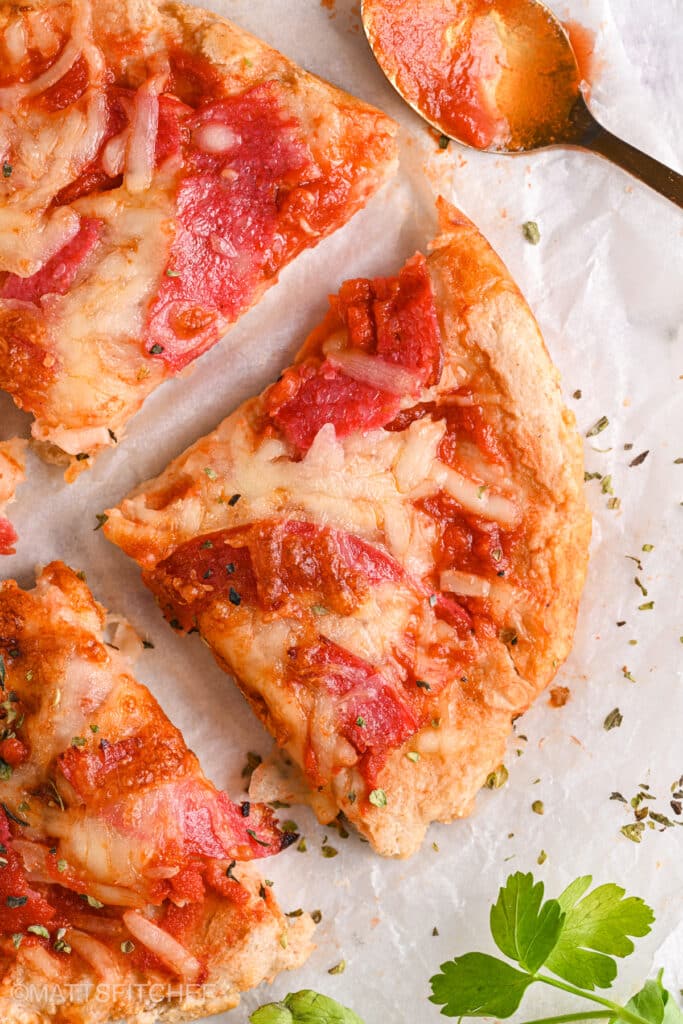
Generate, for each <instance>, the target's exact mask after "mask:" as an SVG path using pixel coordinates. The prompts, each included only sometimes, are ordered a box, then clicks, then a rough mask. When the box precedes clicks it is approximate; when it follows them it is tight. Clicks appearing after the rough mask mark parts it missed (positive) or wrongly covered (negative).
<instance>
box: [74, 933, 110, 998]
mask: <svg viewBox="0 0 683 1024" xmlns="http://www.w3.org/2000/svg"><path fill="white" fill-rule="evenodd" d="M65 941H66V942H68V944H69V945H70V946H71V948H72V949H73V950H74V952H76V953H78V955H79V956H80V957H81V958H82V959H83V960H85V962H86V964H89V965H90V966H91V967H92V968H93V970H94V971H95V973H96V974H99V976H100V978H101V979H102V980H103V981H106V982H107V983H108V984H112V985H114V984H116V982H117V981H118V980H119V968H118V965H117V963H116V960H115V958H114V955H113V953H112V952H111V951H110V950H109V949H107V947H106V946H105V945H104V943H103V942H100V941H99V939H93V937H92V935H86V933H85V932H79V931H77V930H76V929H75V928H69V929H68V930H67V932H66V935H65Z"/></svg>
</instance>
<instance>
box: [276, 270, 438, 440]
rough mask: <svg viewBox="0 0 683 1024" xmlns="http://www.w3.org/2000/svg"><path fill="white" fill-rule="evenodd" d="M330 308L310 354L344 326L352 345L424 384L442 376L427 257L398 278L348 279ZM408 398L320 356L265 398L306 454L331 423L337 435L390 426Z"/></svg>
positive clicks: (309, 348) (289, 437)
mask: <svg viewBox="0 0 683 1024" xmlns="http://www.w3.org/2000/svg"><path fill="white" fill-rule="evenodd" d="M330 306H331V309H330V312H329V313H328V315H327V317H326V319H325V321H324V322H323V324H322V325H321V327H319V328H318V329H317V330H316V331H314V332H313V334H312V335H311V336H310V338H309V339H308V341H307V342H306V344H305V346H304V349H303V352H304V354H306V353H308V352H311V353H312V352H316V353H319V352H320V349H321V347H322V345H323V343H324V341H325V340H326V339H327V338H329V337H330V336H331V335H334V334H335V333H337V332H339V331H340V330H343V331H345V332H346V337H347V338H348V345H349V347H351V348H357V349H360V350H361V351H363V352H366V353H367V354H368V355H373V356H376V357H378V358H380V359H382V360H383V361H384V362H386V363H389V364H393V365H396V366H400V367H402V368H405V369H406V370H409V371H411V373H412V374H413V377H414V381H415V388H416V389H419V387H421V386H425V385H427V386H428V385H431V384H435V383H437V382H438V380H439V378H440V376H441V368H442V340H441V331H440V327H439V322H438V317H437V313H436V305H435V301H434V292H433V289H432V285H431V280H430V278H429V273H428V271H427V264H426V260H425V258H424V256H422V255H419V254H418V255H417V256H415V257H413V259H411V260H409V261H408V263H407V264H406V265H405V267H404V268H403V269H402V270H401V272H400V274H399V275H398V276H397V277H389V278H375V280H366V279H357V280H352V281H347V282H346V283H345V284H343V285H342V287H341V289H340V291H339V295H338V296H336V297H332V298H331V299H330ZM400 402H401V396H400V395H396V394H392V393H390V392H389V391H385V390H382V389H381V388H379V387H376V386H374V385H372V384H369V383H367V382H365V381H359V380H356V379H354V378H352V377H350V376H348V375H347V374H346V373H344V370H343V367H340V366H338V365H335V363H334V360H333V358H330V359H325V358H324V357H321V356H320V355H311V357H310V358H307V359H304V361H303V362H302V363H299V364H298V365H296V366H294V367H291V368H290V369H288V370H286V371H285V373H284V374H283V376H282V379H281V380H280V381H279V382H278V383H277V384H275V385H274V386H273V387H272V388H270V389H269V391H268V392H267V393H266V396H265V406H266V409H267V411H268V413H269V415H270V417H271V420H272V421H273V423H274V424H275V425H276V426H277V427H278V428H279V430H281V431H282V433H283V434H284V436H285V437H286V438H287V440H288V441H289V442H290V443H291V444H292V445H293V446H294V448H295V449H296V450H297V452H298V453H303V452H306V451H307V450H308V449H309V448H310V446H311V444H312V443H313V441H314V439H315V436H316V434H317V433H318V431H319V430H320V429H321V427H323V426H324V425H325V424H326V423H332V424H333V425H334V428H335V432H336V435H337V437H348V436H349V435H350V434H352V433H355V432H357V431H359V430H373V429H377V428H379V427H384V426H386V425H387V424H388V423H390V422H391V421H392V420H393V419H394V418H395V417H396V415H397V413H398V411H399V408H400Z"/></svg>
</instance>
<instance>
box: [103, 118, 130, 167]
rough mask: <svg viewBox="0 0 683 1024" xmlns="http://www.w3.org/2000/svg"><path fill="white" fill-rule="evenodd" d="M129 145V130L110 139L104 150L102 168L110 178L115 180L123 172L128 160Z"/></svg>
mask: <svg viewBox="0 0 683 1024" xmlns="http://www.w3.org/2000/svg"><path fill="white" fill-rule="evenodd" d="M127 143H128V129H127V128H126V130H125V131H123V132H120V133H119V134H118V135H114V137H113V138H111V139H109V142H108V143H107V144H106V146H105V147H104V149H103V150H102V168H103V170H104V172H105V174H108V175H109V177H110V178H115V177H116V176H117V175H118V174H121V172H122V171H123V165H124V163H125V159H126V145H127Z"/></svg>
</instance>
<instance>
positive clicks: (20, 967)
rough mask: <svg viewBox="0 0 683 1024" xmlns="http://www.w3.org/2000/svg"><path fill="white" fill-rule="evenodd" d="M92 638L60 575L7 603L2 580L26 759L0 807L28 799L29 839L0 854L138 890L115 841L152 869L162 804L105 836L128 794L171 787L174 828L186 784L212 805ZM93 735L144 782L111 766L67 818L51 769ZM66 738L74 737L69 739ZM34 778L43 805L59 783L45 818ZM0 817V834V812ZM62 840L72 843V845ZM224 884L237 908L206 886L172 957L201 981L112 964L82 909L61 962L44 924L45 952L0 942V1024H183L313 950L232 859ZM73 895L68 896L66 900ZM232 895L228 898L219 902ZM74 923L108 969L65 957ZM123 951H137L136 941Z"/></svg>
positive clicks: (1, 610) (304, 924) (143, 693)
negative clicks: (60, 864)
mask: <svg viewBox="0 0 683 1024" xmlns="http://www.w3.org/2000/svg"><path fill="white" fill-rule="evenodd" d="M105 625H106V612H105V609H103V608H102V607H101V606H100V605H99V604H98V603H97V602H96V601H95V599H94V598H93V596H92V594H91V593H90V591H89V590H88V588H87V586H86V584H85V583H84V582H83V581H82V580H81V579H80V578H78V577H77V575H76V574H75V573H74V572H73V571H72V570H71V569H69V568H68V567H67V566H65V565H64V564H63V563H60V562H54V563H52V564H50V565H49V566H47V568H46V569H44V570H43V572H42V574H41V575H40V576H39V578H38V580H37V584H36V588H35V589H34V590H32V591H23V590H21V589H20V588H19V587H18V586H17V584H16V583H15V582H14V581H13V580H7V581H5V582H4V583H2V584H1V585H0V653H2V655H3V658H4V662H3V664H4V666H5V667H6V687H7V691H8V692H10V690H12V691H15V692H16V693H17V694H18V699H19V701H24V700H26V708H27V713H26V716H25V723H23V724H22V725H17V726H16V727H15V728H16V729H17V735H18V737H19V738H20V739H21V741H22V742H24V743H25V745H26V748H27V750H28V751H29V760H28V761H26V762H24V763H22V764H20V765H17V766H16V767H15V768H14V770H13V773H12V775H11V776H10V778H9V780H8V781H4V782H3V801H4V802H5V803H6V804H7V805H8V806H10V807H14V808H17V807H19V806H20V801H21V800H22V799H24V800H26V799H28V803H29V804H30V806H29V809H28V810H27V811H25V812H23V813H24V814H25V816H26V818H27V820H28V824H29V826H30V827H28V828H26V829H24V830H16V829H15V832H16V833H17V834H14V835H13V836H12V839H11V840H10V841H9V842H8V845H9V846H10V847H12V842H13V841H15V840H17V841H18V840H23V841H26V844H25V847H24V849H26V846H28V845H29V844H31V845H32V844H38V846H37V848H38V849H39V850H40V849H43V850H44V849H45V845H44V844H45V843H47V842H48V841H49V842H50V843H54V844H55V848H57V847H58V849H57V853H55V856H59V857H60V858H65V859H64V864H65V865H68V866H67V867H66V868H65V870H66V871H67V872H70V871H72V870H73V871H76V872H77V873H78V874H79V875H80V876H81V877H85V878H86V879H87V878H90V877H91V876H89V875H88V874H87V870H86V868H84V867H83V864H79V862H78V860H77V858H78V857H79V856H81V857H82V858H83V860H84V862H85V863H86V864H87V858H88V857H91V858H92V863H94V864H96V865H97V866H98V870H109V869H108V868H107V869H105V868H103V867H102V866H103V865H107V864H109V863H111V864H113V865H115V869H114V868H112V869H111V870H112V872H115V877H116V880H117V881H116V887H117V888H118V887H119V886H121V885H122V886H124V887H125V885H126V884H127V883H126V880H125V877H124V876H125V873H126V872H131V871H132V872H133V874H134V876H135V877H137V878H139V879H142V881H141V883H140V884H141V885H142V884H143V883H144V884H149V882H148V881H145V879H146V878H147V875H146V870H147V869H146V868H143V869H142V870H140V866H139V864H138V865H137V867H136V866H135V865H136V864H137V861H136V860H135V858H136V856H137V854H136V853H135V849H136V846H135V845H132V846H131V847H130V849H128V847H127V846H126V845H125V844H127V842H128V839H129V836H130V837H132V843H133V844H135V843H137V842H138V830H139V828H140V827H142V828H145V827H149V828H150V834H149V837H148V840H147V842H148V847H149V850H148V852H147V851H145V856H146V857H147V858H148V862H149V863H151V864H156V863H157V861H156V860H155V851H156V852H157V853H159V855H160V856H161V857H162V858H163V857H164V855H165V851H164V850H163V846H162V843H163V838H162V837H164V836H165V835H166V833H165V829H166V828H167V824H166V820H167V819H166V818H165V817H164V813H163V804H161V805H159V806H160V807H161V810H159V807H157V813H156V815H155V817H154V820H153V822H152V823H151V824H150V825H145V824H143V825H142V826H140V824H139V822H138V823H137V824H136V825H135V827H134V828H133V830H132V831H129V830H127V828H126V826H125V825H122V824H119V822H120V821H121V822H124V821H127V819H126V818H124V811H123V810H122V808H125V801H126V800H128V799H129V798H130V799H135V798H136V794H138V793H140V794H143V795H144V794H145V793H147V794H149V793H150V786H152V787H156V788H155V789H154V790H153V792H157V793H158V792H163V787H164V786H166V785H175V784H176V783H177V784H178V786H179V789H178V790H177V791H174V793H175V794H176V799H175V803H174V813H175V814H176V815H179V816H180V815H182V813H183V808H186V807H187V806H188V805H187V804H186V803H184V802H183V801H184V799H185V798H184V796H183V793H184V792H186V790H184V789H183V787H184V786H186V785H189V784H193V785H194V784H196V785H197V786H198V787H199V789H198V790H196V792H197V793H199V792H201V793H206V792H207V789H206V787H208V793H209V794H212V796H210V799H213V796H214V795H216V796H217V794H216V792H215V790H214V789H213V787H211V785H210V783H207V781H206V779H205V778H204V776H203V775H202V774H201V769H200V768H199V765H198V763H197V761H196V758H195V757H194V755H193V754H192V752H191V751H188V750H187V748H186V746H185V744H184V741H183V739H182V736H181V735H180V733H179V732H178V731H177V730H176V729H174V727H173V726H172V725H171V723H170V722H169V721H168V719H167V718H166V716H165V715H164V713H163V711H162V710H161V708H160V707H159V706H158V704H157V703H156V701H155V700H154V698H153V697H152V696H151V694H150V693H149V691H147V690H146V689H145V688H144V687H143V686H141V685H140V684H138V683H137V682H136V681H135V680H134V679H133V678H132V675H131V665H130V662H129V660H128V658H127V657H126V656H125V655H124V653H123V652H122V651H119V650H117V649H116V648H113V647H111V646H110V645H107V644H106V643H105V640H104V629H105ZM12 652H13V653H12ZM27 680H28V681H27ZM36 686H39V687H40V691H39V693H40V697H39V699H36V697H35V688H36ZM32 688H33V689H32ZM22 706H23V705H22ZM93 722H97V723H98V725H97V730H98V733H99V735H100V736H102V737H103V738H104V739H105V740H106V737H109V740H106V742H107V743H108V744H109V747H111V746H112V744H114V745H115V744H116V743H117V742H118V741H120V740H122V741H123V742H125V741H126V740H127V739H128V740H129V741H130V739H132V738H135V739H138V738H140V741H141V742H142V743H143V745H145V747H144V749H145V753H144V757H145V763H144V771H140V773H139V774H138V775H136V778H135V780H132V779H131V777H130V770H131V769H130V767H129V765H130V762H129V761H127V760H126V759H125V758H124V759H123V760H122V761H120V762H118V764H119V770H120V771H122V772H124V773H126V772H127V773H129V774H128V775H126V776H125V781H119V780H118V778H117V780H116V781H115V782H113V783H112V782H111V781H108V782H107V783H106V784H105V783H101V784H100V786H99V787H98V788H99V789H104V788H105V786H106V794H105V796H104V802H103V804H102V807H101V808H100V806H99V805H98V806H97V807H95V806H94V805H92V804H90V803H88V804H86V805H84V807H85V809H84V810H79V808H80V806H81V805H79V804H78V801H77V799H74V798H73V797H70V796H69V793H71V789H70V786H67V783H66V782H65V781H64V780H65V776H64V775H63V774H62V772H63V768H62V767H60V765H62V763H63V758H64V756H66V755H65V754H64V750H65V748H66V751H67V752H69V744H71V747H72V748H74V747H75V745H76V742H77V743H78V747H77V748H76V749H77V750H78V751H81V750H86V749H87V750H88V751H91V750H92V751H95V750H96V749H97V747H96V744H97V743H98V740H97V739H96V738H93V736H92V735H91V732H90V729H91V728H92V723H93ZM74 734H80V737H81V738H80V739H77V741H74V740H73V739H71V740H70V737H72V736H73V735H74ZM83 737H86V738H83ZM73 753H74V751H73V750H71V754H72V755H73ZM160 757H161V759H162V760H161V761H160V760H159V758H160ZM47 778H49V779H52V780H53V786H54V788H53V789H52V790H51V792H59V789H58V788H57V785H56V783H55V782H54V780H55V779H56V780H57V781H58V782H59V787H61V791H62V794H63V797H64V799H63V802H62V803H61V804H60V806H59V807H58V806H57V804H56V803H55V801H54V800H52V803H50V800H49V799H48V798H47V797H46V796H45V780H46V779H47ZM122 778H123V777H122ZM152 779H153V780H154V781H153V782H152V781H150V780H152ZM117 787H120V789H121V790H123V791H124V793H123V795H122V796H118V797H117V795H116V794H117V792H118V790H117ZM131 788H132V790H133V792H132V796H131V795H130V790H131ZM110 791H111V792H113V794H114V795H113V796H110ZM193 792H195V791H193ZM27 806H28V804H27ZM191 806H197V805H196V804H192V805H191ZM253 806H254V805H253V804H252V811H251V813H252V814H253ZM0 813H1V814H2V815H3V818H2V821H3V823H4V820H5V818H4V811H3V812H0ZM60 813H61V814H62V815H63V814H65V813H66V814H75V817H74V819H73V822H72V824H71V825H70V826H69V829H68V830H67V834H62V835H61V836H60V835H59V831H56V830H58V829H59V828H60V827H61V826H59V824H58V823H57V824H55V815H57V816H59V814H60ZM82 813H86V814H89V815H91V817H89V818H86V826H85V828H84V827H83V824H82V820H81V818H80V817H79V815H80V814H82ZM237 813H238V814H239V811H238V812H237ZM100 815H104V817H103V818H102V817H100ZM102 820H104V821H105V822H110V821H113V822H116V823H117V824H115V825H113V826H111V827H112V829H113V837H112V838H111V847H110V848H109V849H107V850H106V851H105V850H104V849H101V844H102V843H103V837H102V833H101V832H99V831H98V830H97V829H98V826H99V824H100V823H101V821H102ZM135 820H137V819H135ZM144 821H145V822H146V821H147V818H144ZM88 822H89V823H90V824H87V823H88ZM106 827H109V826H106ZM106 827H105V834H106V835H107V836H108V835H109V833H108V832H107V831H106ZM256 827H258V826H256ZM152 829H153V831H152ZM69 833H73V835H75V836H76V837H80V838H76V839H75V840H74V841H73V842H72V841H71V836H70V834H69ZM262 834H263V833H262ZM104 842H105V844H106V840H104ZM122 843H123V844H124V845H123V847H122V845H121V844H122ZM3 853H6V850H5V851H3ZM20 856H21V857H22V858H24V863H26V860H25V858H26V856H27V854H26V853H25V852H22V853H21V854H20ZM31 856H32V857H34V856H35V854H31ZM150 858H151V859H150ZM209 860H210V858H209ZM160 863H162V864H163V859H162V860H161V862H160ZM226 863H227V862H226ZM131 865H132V866H131ZM27 870H28V869H27ZM216 870H217V871H218V872H219V873H220V874H221V875H224V874H225V865H224V864H223V863H222V860H218V861H217V862H216ZM136 872H137V874H136ZM230 872H231V875H230V877H231V878H232V879H233V882H232V883H231V884H232V885H233V886H237V893H238V895H237V896H234V898H233V896H229V895H225V894H224V893H223V892H222V891H219V890H218V889H216V888H214V887H213V886H210V885H209V884H208V883H207V885H206V889H205V896H204V899H203V901H202V902H201V903H199V904H197V908H196V909H197V913H196V914H195V916H194V917H193V918H192V921H191V924H189V925H188V926H187V930H186V931H185V932H184V933H183V943H182V944H183V946H184V948H185V949H186V950H189V951H190V952H191V954H192V955H193V956H194V957H196V958H198V959H199V961H200V963H201V964H202V965H203V966H204V969H205V972H206V974H205V977H204V978H203V979H200V982H199V983H197V984H186V985H183V983H182V981H181V979H180V975H177V974H174V973H173V972H171V971H164V970H162V969H160V966H158V965H157V966H154V962H153V961H152V962H151V963H150V964H146V965H141V964H140V963H139V962H136V961H135V960H134V959H132V958H131V957H130V956H126V955H124V954H123V952H119V944H120V942H121V939H127V938H130V937H131V933H130V932H127V931H126V930H125V928H123V927H122V926H121V925H120V920H119V919H118V918H116V917H115V918H114V919H113V920H114V921H117V922H118V925H117V927H118V931H117V932H115V933H114V935H115V937H114V938H111V939H110V940H109V941H107V938H106V936H107V934H108V933H107V932H106V931H105V932H104V933H102V932H100V931H98V930H97V928H96V926H97V924H98V921H97V920H96V921H94V922H92V917H93V915H95V916H96V915H97V914H98V913H100V912H102V913H106V912H107V911H106V910H103V909H102V903H100V904H99V909H97V908H98V904H97V900H95V902H94V904H91V906H94V907H95V908H96V909H94V910H90V909H89V908H88V906H86V905H85V904H84V905H83V906H84V911H83V913H81V914H80V915H79V917H78V918H73V916H72V917H71V922H72V923H71V925H70V926H69V928H67V929H66V932H65V935H64V938H65V940H66V941H67V942H73V946H74V949H73V951H72V952H71V953H70V954H69V955H68V956H65V955H58V953H54V952H53V942H54V939H55V934H56V932H55V926H53V925H50V926H49V930H50V932H51V934H50V942H48V943H43V942H42V941H41V940H39V939H35V938H34V937H33V936H32V935H28V934H26V933H25V932H24V931H23V929H22V930H21V934H22V939H23V941H22V943H21V945H20V946H19V948H18V950H15V949H14V947H13V943H12V936H11V935H7V934H6V935H4V936H0V1020H2V1021H3V1024H29V1022H30V1024H98V1022H101V1024H104V1022H105V1021H110V1020H119V1019H124V1018H125V1020H126V1021H128V1022H129V1024H153V1022H154V1021H156V1020H160V1021H169V1022H170V1021H173V1022H179V1021H189V1020H195V1019H197V1018H199V1017H204V1016H207V1015H209V1014H214V1013H220V1012H222V1011H224V1010H228V1009H232V1008H233V1007H234V1006H236V1005H237V1004H238V1002H239V999H240V993H241V992H242V991H245V990H247V989H250V988H254V987H255V986H257V985H259V984H261V983H262V982H263V981H272V980H273V978H274V977H275V975H276V974H277V973H279V972H280V971H282V970H289V969H292V968H295V967H297V966H299V965H300V964H302V963H303V961H304V960H305V959H306V958H307V957H308V956H309V954H310V953H311V951H312V948H313V947H312V943H311V935H312V932H313V929H314V924H313V921H312V919H311V918H310V916H309V915H302V916H301V917H299V918H296V919H290V918H286V917H285V915H284V914H283V912H282V910H281V909H280V907H279V906H278V904H277V902H276V900H275V898H274V897H273V895H272V890H271V889H270V888H267V887H264V885H263V883H262V880H261V877H260V875H259V873H258V871H257V870H256V869H255V868H254V867H253V866H252V865H251V864H249V863H247V862H245V861H244V860H237V861H234V860H233V862H232V865H231V867H230ZM57 878H59V879H67V876H66V875H58V876H57ZM237 883H239V885H237ZM32 884H33V883H32ZM83 884H84V885H86V884H92V885H93V886H94V884H95V883H94V882H93V883H85V882H84V883H83ZM74 891H78V892H80V888H79V889H77V890H74ZM93 891H95V892H96V891H97V889H96V888H94V889H93ZM234 892H235V889H234V888H233V889H231V890H230V893H233V894H234ZM102 895H104V893H102ZM55 898H57V897H55ZM58 905H59V904H58ZM143 909H144V911H145V913H147V912H148V911H149V908H148V907H143ZM69 913H71V912H69V911H67V915H68V914H69ZM84 915H85V917H86V918H87V921H89V922H91V928H92V929H93V930H92V931H89V929H88V926H87V925H86V924H85V923H83V917H84ZM74 920H75V921H76V928H77V931H79V932H85V933H86V934H90V936H91V938H95V939H102V935H103V934H104V936H105V938H104V940H103V941H104V942H105V943H106V950H108V956H109V960H110V964H109V966H108V967H106V966H105V969H104V971H100V972H98V971H97V970H96V969H95V966H94V963H93V962H91V961H89V960H86V959H84V958H83V957H81V956H80V955H79V953H78V950H77V948H76V939H75V938H74V939H73V940H71V939H70V928H71V927H73V921H74ZM109 920H110V921H111V920H112V919H111V918H110V919H109ZM135 945H136V946H137V947H138V948H139V949H143V948H144V947H143V946H142V944H141V943H140V942H139V941H138V940H137V939H136V942H135ZM100 953H101V951H100ZM157 963H158V962H157ZM98 986H99V987H98Z"/></svg>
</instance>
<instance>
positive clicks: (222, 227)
mask: <svg viewBox="0 0 683 1024" xmlns="http://www.w3.org/2000/svg"><path fill="white" fill-rule="evenodd" d="M188 127H189V128H190V129H191V130H192V132H193V139H194V140H196V141H195V142H194V143H193V146H192V148H191V149H190V151H189V152H188V153H187V155H186V163H187V167H188V169H189V173H188V174H187V176H186V177H184V178H183V180H182V181H181V183H180V185H179V187H178V194H177V206H176V215H177V218H178V232H177V235H176V238H175V241H174V243H173V246H172V249H171V256H170V262H169V267H168V270H169V272H170V276H169V274H167V276H166V277H165V278H164V280H163V281H162V283H161V287H160V289H159V292H158V295H157V298H156V299H155V301H154V303H153V305H152V308H151V310H150V314H149V318H148V324H147V332H146V334H147V348H148V351H151V350H152V349H154V354H155V355H156V356H157V357H158V358H160V359H162V360H163V361H164V362H165V363H166V364H167V366H169V368H170V369H172V370H173V371H174V372H176V371H178V370H180V369H182V367H183V366H186V365H187V364H188V363H189V362H191V361H192V360H193V359H195V358H196V357H197V356H198V355H200V354H201V353H202V352H203V351H205V349H207V348H208V347H209V346H210V345H211V344H213V342H214V341H215V340H216V339H217V337H218V335H219V333H220V332H221V330H222V329H223V327H224V326H225V324H226V323H227V322H230V321H233V320H236V319H237V317H238V316H239V314H240V313H241V312H242V310H243V309H244V308H245V307H246V306H248V305H249V304H250V302H251V300H252V298H253V295H254V289H255V287H256V283H257V280H258V278H259V275H260V274H261V273H262V272H263V270H264V268H267V264H268V262H269V260H270V259H271V258H273V257H275V258H277V256H278V255H279V254H280V252H281V250H282V249H283V248H284V246H285V242H284V240H283V239H280V238H279V237H278V233H277V228H278V222H279V216H280V208H281V206H282V203H283V202H284V199H285V196H286V194H287V192H288V190H289V189H290V188H291V187H292V186H294V185H295V184H297V183H298V181H299V179H300V178H301V177H302V175H303V174H304V173H305V172H306V171H307V170H308V169H309V168H311V170H312V166H313V165H312V157H311V154H310V150H309V148H308V146H307V145H305V144H304V143H303V142H302V141H301V140H300V139H299V137H298V132H297V128H298V125H297V123H296V122H295V121H294V119H292V118H289V119H286V118H285V116H284V115H283V112H282V111H281V109H280V107H279V104H278V101H277V98H276V96H275V95H274V92H273V88H272V86H271V85H268V84H267V85H261V86H257V87H256V88H255V89H252V90H250V91H249V92H247V93H245V94H244V95H243V96H235V97H230V98H228V99H225V100H221V101H219V102H216V103H212V104H210V105H209V106H207V107H203V108H201V109H200V110H199V111H198V112H197V114H196V115H195V116H194V117H193V118H192V119H191V121H190V123H189V125H188ZM207 128H208V129H210V131H207ZM216 140H218V142H216ZM202 145H203V147H204V148H203V149H202V148H199V147H200V146H202ZM217 147H218V148H217Z"/></svg>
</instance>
